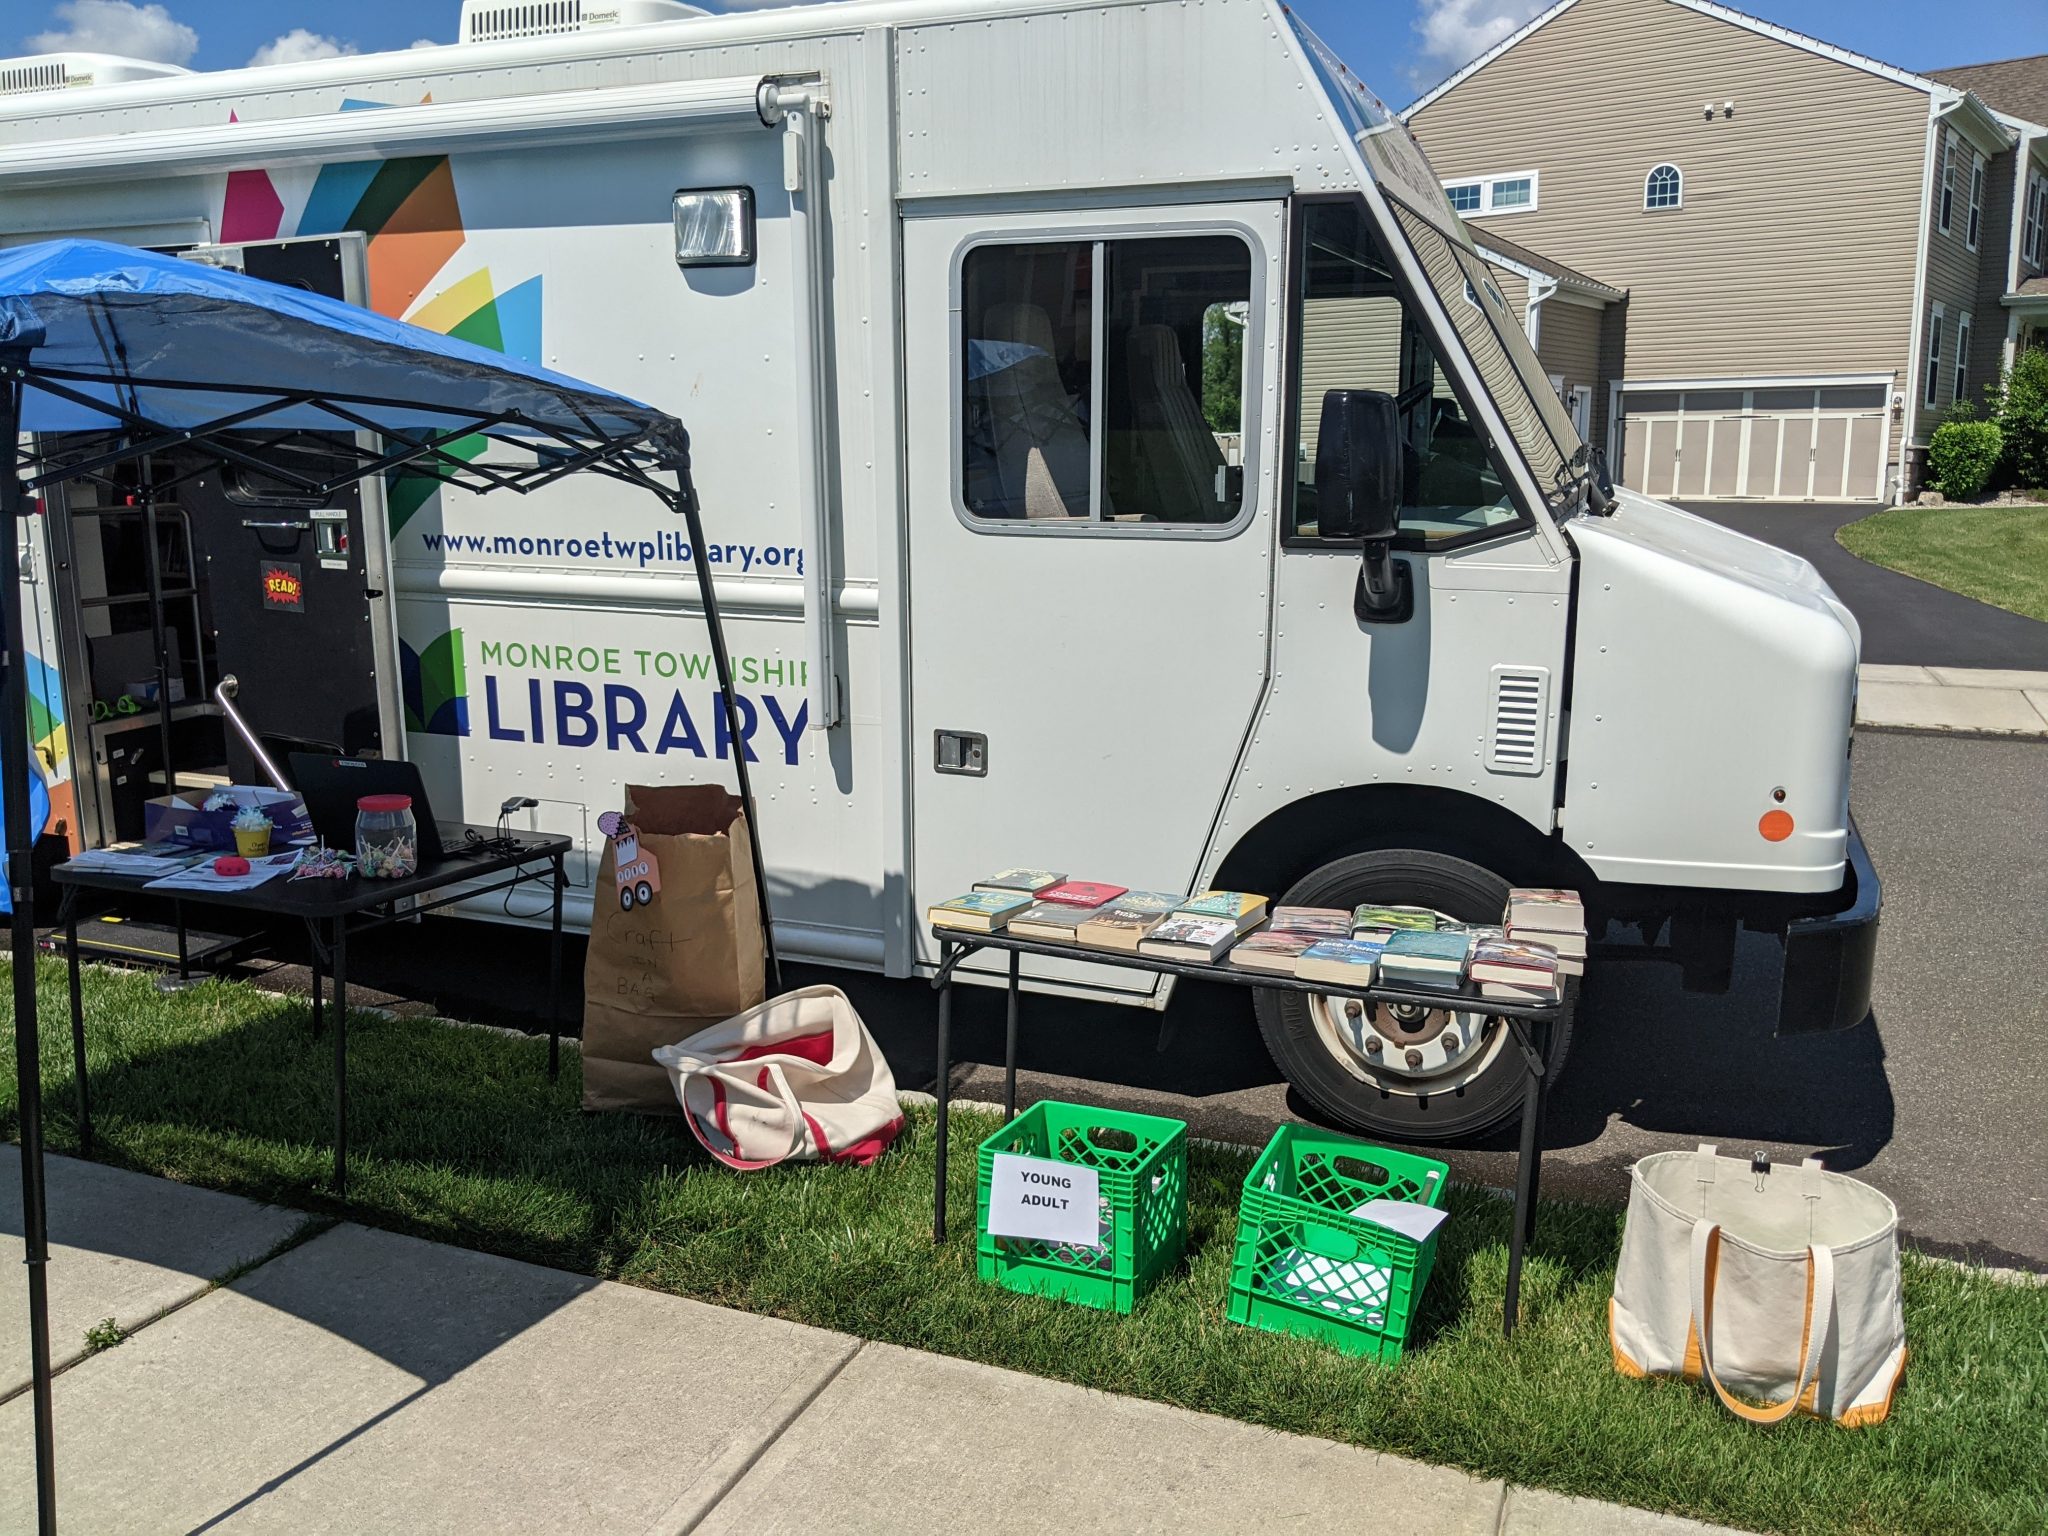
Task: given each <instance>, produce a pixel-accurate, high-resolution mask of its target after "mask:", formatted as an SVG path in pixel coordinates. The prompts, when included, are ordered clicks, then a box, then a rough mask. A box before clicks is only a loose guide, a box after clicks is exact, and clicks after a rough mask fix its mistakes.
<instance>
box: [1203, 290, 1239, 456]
mask: <svg viewBox="0 0 2048 1536" xmlns="http://www.w3.org/2000/svg"><path fill="white" fill-rule="evenodd" d="M1243 390H1244V326H1243V325H1241V324H1239V323H1238V321H1237V320H1236V319H1234V318H1233V317H1232V316H1231V315H1230V314H1229V313H1228V312H1227V311H1226V309H1225V306H1223V305H1221V304H1212V305H1210V306H1209V309H1208V311H1207V313H1205V314H1204V315H1203V316H1202V418H1203V420H1205V421H1207V422H1208V423H1209V430H1210V431H1211V432H1237V431H1241V430H1243V426H1244V401H1243V398H1242V396H1243Z"/></svg>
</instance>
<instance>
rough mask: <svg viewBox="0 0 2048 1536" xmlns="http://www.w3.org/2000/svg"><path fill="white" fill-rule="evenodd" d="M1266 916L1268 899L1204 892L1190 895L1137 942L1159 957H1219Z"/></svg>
mask: <svg viewBox="0 0 2048 1536" xmlns="http://www.w3.org/2000/svg"><path fill="white" fill-rule="evenodd" d="M1265 918H1266V898H1265V897H1263V896H1253V895H1250V894H1248V893H1246V892H1244V891H1204V892H1202V893H1201V894H1200V895H1199V896H1190V897H1189V898H1188V899H1187V900H1186V901H1184V902H1182V903H1181V904H1180V905H1179V906H1178V907H1176V908H1174V909H1173V911H1172V912H1171V913H1170V914H1168V916H1167V918H1166V920H1165V921H1164V922H1162V923H1160V924H1159V926H1158V927H1156V928H1154V929H1153V930H1152V931H1151V932H1150V933H1149V934H1147V935H1146V936H1145V937H1144V938H1143V939H1142V940H1140V941H1139V944H1138V953H1139V954H1141V955H1151V956H1152V957H1153V958H1155V959H1158V960H1193V961H1204V962H1206V961H1211V960H1218V959H1221V958H1222V957H1223V955H1224V954H1225V953H1226V952H1227V951H1228V950H1229V949H1230V947H1231V945H1233V944H1235V943H1236V942H1237V941H1238V940H1239V939H1240V938H1242V937H1243V936H1244V935H1245V934H1247V933H1249V932H1250V931H1251V930H1252V929H1254V928H1256V927H1258V926H1259V924H1260V923H1262V922H1264V921H1265Z"/></svg>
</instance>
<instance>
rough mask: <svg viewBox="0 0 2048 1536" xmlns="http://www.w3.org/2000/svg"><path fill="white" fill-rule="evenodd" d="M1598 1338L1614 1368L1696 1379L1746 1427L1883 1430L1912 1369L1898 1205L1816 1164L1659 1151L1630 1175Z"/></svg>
mask: <svg viewBox="0 0 2048 1536" xmlns="http://www.w3.org/2000/svg"><path fill="white" fill-rule="evenodd" d="M1608 1332H1609V1336H1610V1338H1611V1340H1612V1343H1613V1346H1614V1368H1615V1369H1616V1370H1618V1371H1620V1372H1621V1373H1622V1374H1623V1375H1625V1376H1652V1375H1657V1376H1684V1377H1687V1378H1688V1379H1690V1380H1694V1381H1700V1380H1704V1381H1705V1382H1706V1383H1707V1384H1708V1385H1709V1386H1711V1387H1712V1388H1713V1389H1714V1394H1715V1396H1717V1397H1719V1398H1720V1399H1721V1401H1722V1402H1723V1403H1724V1404H1725V1405H1727V1407H1728V1408H1729V1410H1730V1411H1732V1412H1733V1413H1735V1414H1737V1415H1738V1416H1740V1417H1741V1418H1744V1419H1747V1420H1749V1421H1750V1422H1751V1423H1753V1424H1774V1423H1776V1422H1777V1421H1778V1420H1780V1419H1784V1418H1789V1417H1790V1416H1791V1415H1792V1414H1793V1413H1795V1412H1796V1413H1807V1414H1811V1415H1813V1416H1814V1417H1815V1418H1821V1419H1833V1420H1834V1421H1836V1422H1837V1423H1840V1424H1848V1425H1859V1424H1876V1423H1879V1422H1880V1421H1882V1420H1883V1418H1884V1417H1885V1415H1886V1414H1888V1413H1889V1412H1890V1411H1891V1404H1892V1394H1893V1393H1894V1392H1895V1391H1896V1390H1897V1389H1898V1384H1899V1376H1900V1374H1901V1373H1902V1372H1903V1371H1904V1370H1905V1368H1906V1324H1905V1316H1904V1314H1903V1312H1902V1311H1901V1309H1900V1305H1899V1213H1898V1210H1897V1209H1896V1208H1895V1207H1894V1206H1893V1205H1892V1202H1891V1201H1890V1199H1888V1198H1887V1197H1886V1196H1885V1195H1884V1194H1882V1193H1881V1192H1880V1191H1878V1190H1875V1189H1872V1188H1871V1187H1870V1186H1869V1185H1868V1184H1863V1183H1859V1182H1858V1181H1857V1180H1855V1179H1851V1178H1845V1177H1844V1176H1843V1175H1841V1174H1839V1173H1829V1172H1827V1171H1826V1170H1825V1169H1823V1168H1822V1167H1821V1165H1820V1162H1819V1160H1818V1159H1816V1158H1808V1159H1807V1160H1806V1161H1805V1162H1804V1163H1802V1164H1800V1165H1799V1166H1798V1167H1796V1168H1794V1167H1791V1166H1789V1165H1787V1166H1783V1167H1778V1168H1769V1167H1768V1165H1765V1168H1764V1169H1763V1170H1759V1169H1758V1168H1757V1167H1756V1166H1754V1165H1752V1164H1751V1163H1750V1162H1747V1161H1744V1160H1743V1159H1740V1158H1733V1157H1720V1156H1717V1155H1716V1152H1715V1149H1714V1148H1713V1147H1712V1146H1702V1147H1701V1148H1700V1149H1699V1150H1698V1151H1697V1152H1658V1153H1655V1154H1654V1155H1652V1156H1650V1157H1646V1158H1644V1159H1643V1160H1642V1161H1641V1162H1639V1163H1637V1164H1636V1165H1635V1168H1634V1170H1633V1171H1632V1172H1631V1174H1630V1176H1629V1197H1628V1226H1627V1228H1626V1230H1625V1231H1624V1232H1623V1234H1622V1241H1621V1262H1620V1265H1619V1267H1618V1268H1617V1269H1616V1270H1615V1275H1614V1299H1613V1301H1612V1302H1611V1303H1610V1304H1609V1309H1608Z"/></svg>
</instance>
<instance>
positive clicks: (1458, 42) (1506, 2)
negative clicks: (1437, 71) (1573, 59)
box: [1415, 0, 1546, 69]
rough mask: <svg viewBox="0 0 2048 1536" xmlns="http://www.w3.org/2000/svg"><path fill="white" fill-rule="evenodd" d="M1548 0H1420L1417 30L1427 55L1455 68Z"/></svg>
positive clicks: (1473, 57) (1541, 7)
mask: <svg viewBox="0 0 2048 1536" xmlns="http://www.w3.org/2000/svg"><path fill="white" fill-rule="evenodd" d="M1545 4H1546V0H1420V5H1419V9H1420V11H1421V14H1420V15H1418V16H1417V17H1416V18H1415V30H1416V31H1417V32H1418V33H1420V34H1421V37H1422V51H1423V53H1424V55H1425V56H1427V57H1428V58H1430V59H1432V60H1434V61H1435V62H1437V63H1439V64H1445V65H1449V66H1450V67H1452V68H1453V69H1455V68H1458V67H1460V66H1462V65H1464V64H1467V63H1470V62H1471V61H1472V60H1473V59H1475V58H1477V57H1478V56H1479V55H1480V54H1482V53H1484V52H1486V50H1487V49H1489V48H1491V47H1492V46H1493V45H1494V44H1495V43H1497V42H1499V41H1500V40H1501V39H1502V38H1504V37H1506V36H1507V35H1508V34H1509V33H1510V32H1512V31H1514V30H1515V28H1517V27H1519V26H1520V25H1521V24H1522V23H1523V22H1525V21H1527V20H1528V19H1529V18H1530V17H1531V16H1534V15H1535V14H1536V13H1537V12H1538V11H1540V10H1542V9H1543V8H1544V5H1545Z"/></svg>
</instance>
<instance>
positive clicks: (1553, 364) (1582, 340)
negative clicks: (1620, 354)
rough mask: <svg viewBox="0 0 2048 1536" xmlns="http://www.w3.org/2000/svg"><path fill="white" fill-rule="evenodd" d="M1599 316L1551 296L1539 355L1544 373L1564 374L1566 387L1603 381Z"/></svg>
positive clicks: (1579, 305)
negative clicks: (1601, 374)
mask: <svg viewBox="0 0 2048 1536" xmlns="http://www.w3.org/2000/svg"><path fill="white" fill-rule="evenodd" d="M1600 315H1601V311H1599V310H1597V309H1588V308H1587V307H1586V306H1585V305H1583V304H1572V303H1569V302H1567V301H1566V300H1564V299H1563V298H1561V297H1559V296H1557V295H1552V296H1551V297H1550V298H1549V299H1548V300H1546V301H1545V302H1544V305H1543V319H1542V329H1541V330H1540V331H1539V332H1538V333H1537V345H1536V356H1537V359H1538V360H1539V361H1540V362H1541V363H1542V364H1543V371H1544V372H1545V373H1558V374H1563V375H1564V381H1565V383H1566V384H1568V385H1570V384H1583V385H1585V386H1586V387H1587V388H1589V389H1590V388H1593V387H1594V386H1596V385H1598V384H1599V383H1600V382H1601V380H1600Z"/></svg>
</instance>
